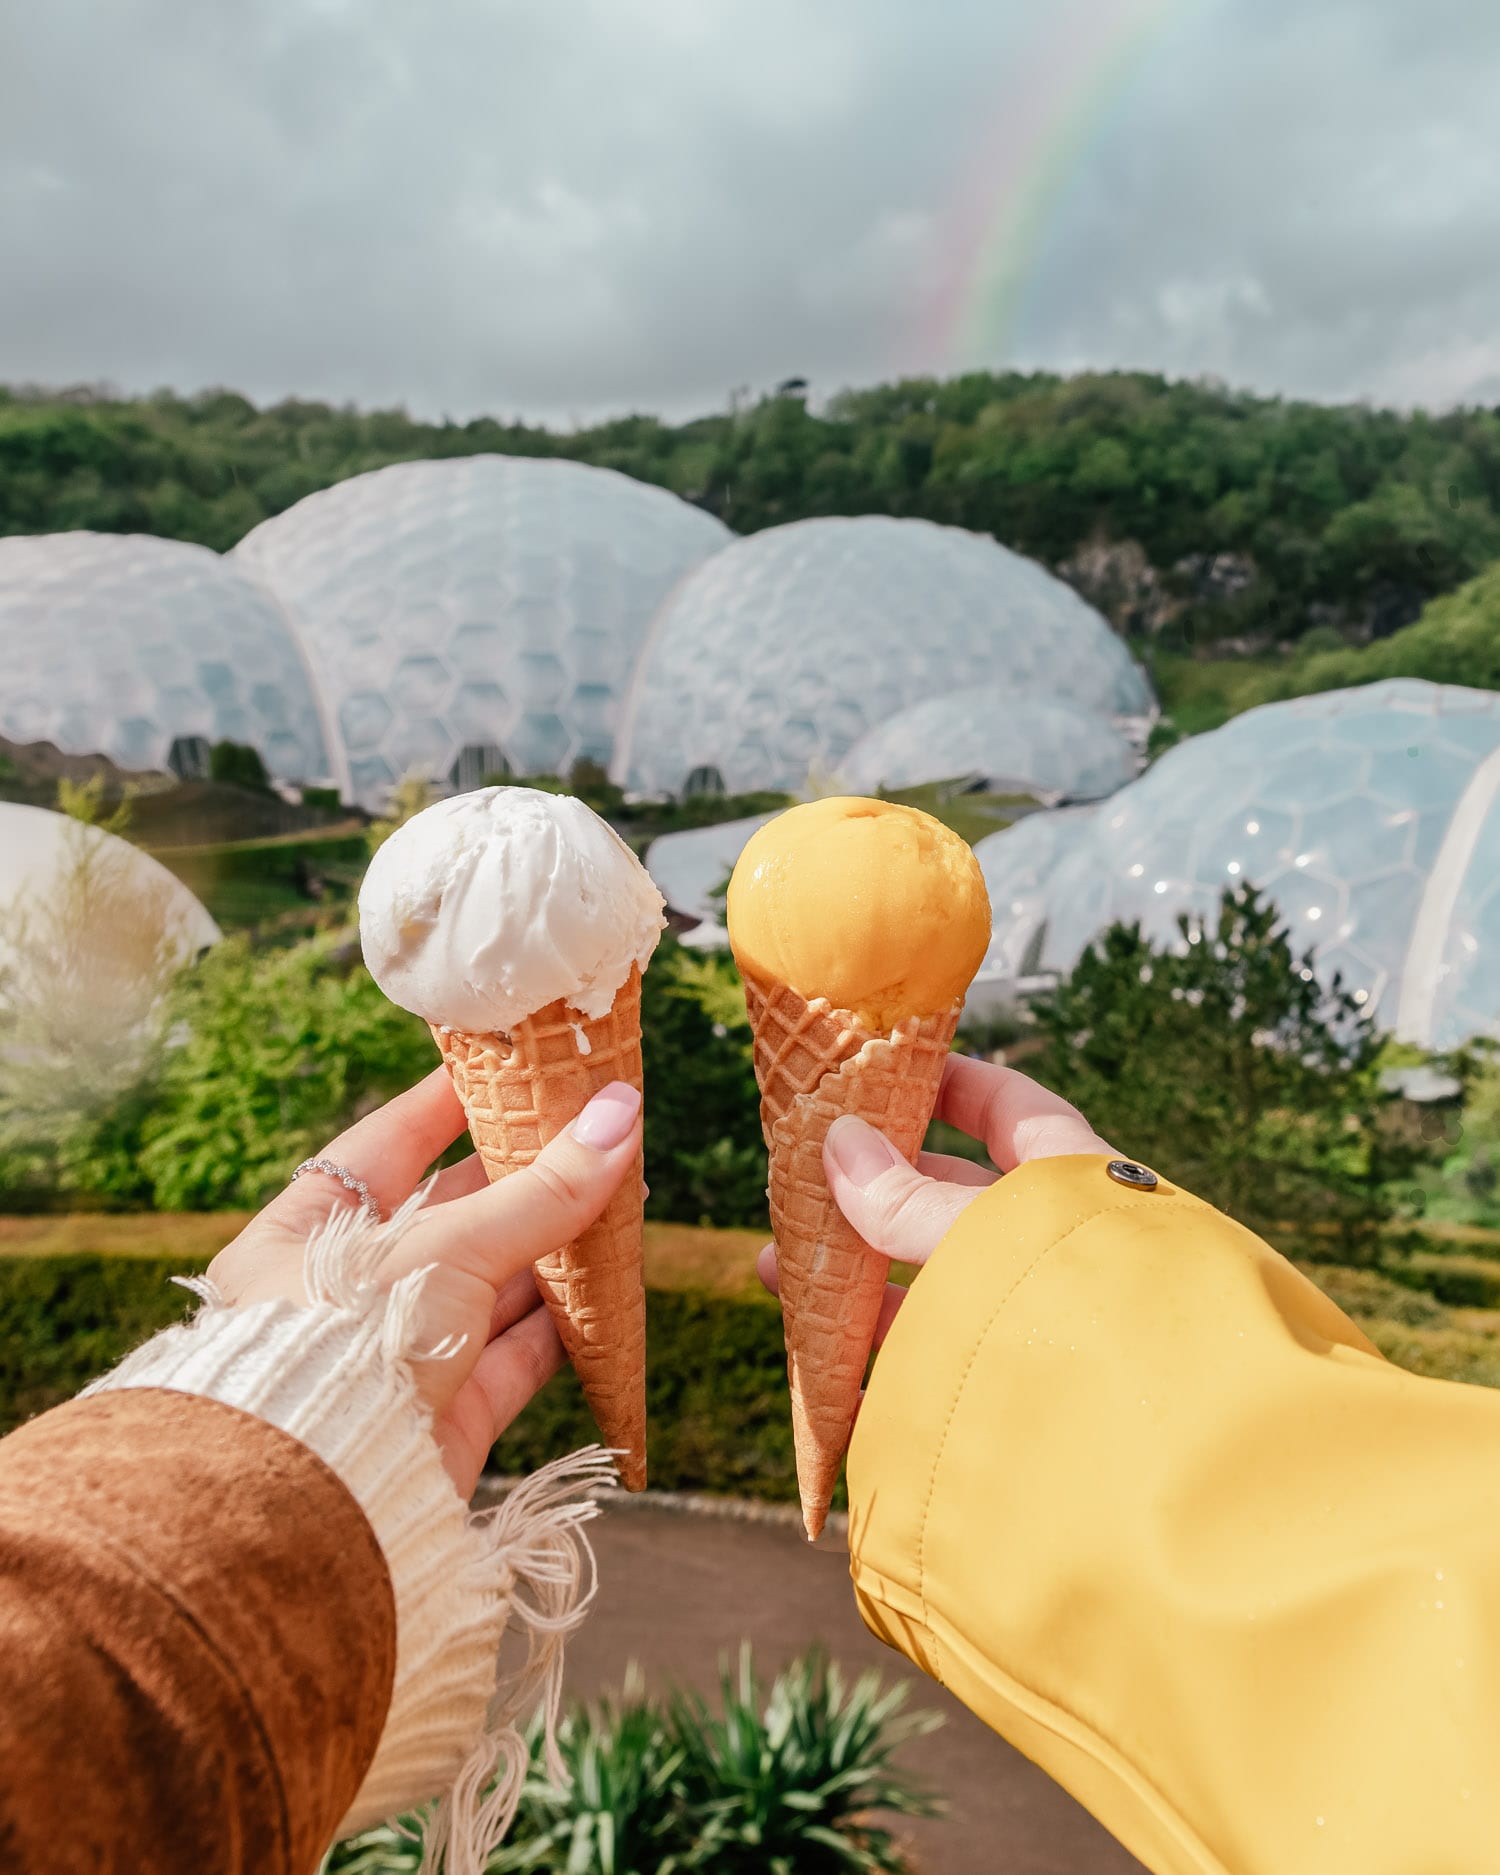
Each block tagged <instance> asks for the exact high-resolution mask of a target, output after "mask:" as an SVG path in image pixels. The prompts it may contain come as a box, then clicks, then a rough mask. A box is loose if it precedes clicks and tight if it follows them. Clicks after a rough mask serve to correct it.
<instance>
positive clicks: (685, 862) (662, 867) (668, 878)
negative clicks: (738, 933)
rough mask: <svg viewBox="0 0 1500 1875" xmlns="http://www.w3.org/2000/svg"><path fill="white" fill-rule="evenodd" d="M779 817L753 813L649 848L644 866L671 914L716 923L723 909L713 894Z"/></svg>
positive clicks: (668, 836)
mask: <svg viewBox="0 0 1500 1875" xmlns="http://www.w3.org/2000/svg"><path fill="white" fill-rule="evenodd" d="M775 818H776V816H775V814H751V815H749V816H748V817H747V818H746V819H744V820H721V821H718V822H716V823H715V825H713V826H711V827H689V828H686V829H685V830H684V831H683V832H681V833H664V834H661V835H660V836H659V837H658V838H657V839H655V840H653V841H652V842H651V844H650V846H648V847H647V848H646V855H645V864H646V870H647V872H649V873H650V875H651V877H652V879H653V881H654V882H655V885H656V889H657V891H658V892H660V893H661V895H662V897H663V898H664V899H665V900H666V901H667V906H668V908H669V909H670V910H671V911H675V912H678V913H680V914H681V915H682V916H683V917H685V918H696V919H697V920H698V921H699V923H700V924H717V922H718V918H719V911H720V909H721V908H720V907H719V906H718V905H716V904H715V903H714V894H715V893H716V892H717V891H718V889H719V887H720V886H722V885H723V883H724V881H725V880H726V879H727V878H728V877H729V875H730V873H732V872H733V871H734V868H735V863H736V861H737V860H738V859H739V856H740V854H741V853H743V852H744V850H745V848H746V847H747V846H748V845H749V844H750V836H751V835H752V834H754V833H758V832H759V831H760V829H761V828H762V827H764V826H765V824H766V822H767V821H768V820H774V819H775Z"/></svg>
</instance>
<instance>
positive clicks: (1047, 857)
mask: <svg viewBox="0 0 1500 1875" xmlns="http://www.w3.org/2000/svg"><path fill="white" fill-rule="evenodd" d="M1097 812H1098V810H1097V808H1094V807H1059V808H1056V809H1054V810H1053V811H1051V812H1050V813H1042V814H1027V815H1026V816H1025V817H1024V818H1023V819H1021V820H1018V821H1016V822H1015V823H1014V824H1013V825H1012V826H1009V827H1006V828H1003V829H1002V830H1001V831H999V832H998V833H991V834H988V835H986V837H985V838H984V839H982V840H981V841H979V843H978V844H977V845H976V846H975V848H974V857H975V858H976V859H977V860H978V861H979V869H980V871H981V872H982V873H983V874H984V886H985V890H986V891H987V892H988V893H989V896H990V919H991V924H990V947H989V949H988V950H987V951H986V952H985V957H984V962H983V963H982V964H981V965H980V966H979V972H978V976H979V980H980V981H986V980H993V981H997V982H1013V981H1015V980H1016V979H1018V978H1020V977H1026V976H1031V975H1033V974H1035V972H1036V971H1037V970H1039V969H1040V968H1041V963H1042V946H1043V942H1044V939H1045V935H1046V930H1047V922H1048V917H1049V915H1050V912H1051V906H1052V881H1053V876H1054V874H1055V873H1056V871H1057V868H1058V866H1059V865H1060V864H1061V862H1062V860H1063V858H1064V856H1065V855H1066V854H1068V853H1070V852H1071V851H1072V850H1073V848H1074V847H1075V846H1077V845H1078V844H1079V842H1080V841H1082V840H1084V839H1086V838H1087V835H1088V832H1089V830H1090V829H1091V828H1092V826H1093V824H1094V815H1095V814H1096V813H1097Z"/></svg>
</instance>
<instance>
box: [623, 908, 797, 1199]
mask: <svg viewBox="0 0 1500 1875" xmlns="http://www.w3.org/2000/svg"><path fill="white" fill-rule="evenodd" d="M641 1028H642V1032H643V1040H642V1051H643V1055H644V1059H645V1070H646V1183H647V1184H648V1185H649V1186H650V1187H651V1197H650V1200H649V1201H648V1205H647V1210H648V1214H649V1215H650V1216H652V1217H661V1218H671V1219H674V1220H675V1221H677V1222H679V1223H686V1224H721V1225H733V1224H747V1225H757V1224H763V1223H765V1221H766V1149H765V1142H764V1140H763V1139H762V1137H761V1130H760V1095H759V1093H758V1092H757V1090H756V1086H755V1070H754V1068H753V1066H752V1065H751V1055H750V1047H751V1038H750V1023H749V1019H748V1018H747V1016H746V1014H745V1001H744V994H743V991H742V990H741V988H740V980H739V976H738V974H737V973H736V971H735V968H734V964H733V962H732V961H731V959H730V958H729V956H728V955H727V953H714V954H710V955H707V956H698V955H695V954H694V953H693V952H691V951H685V950H683V948H682V947H681V945H679V944H677V943H676V942H675V941H674V940H673V939H672V938H670V937H668V938H664V939H663V940H662V943H661V945H660V947H659V948H658V950H657V953H656V956H655V957H654V958H653V959H652V963H651V968H650V969H649V970H648V971H647V972H646V974H645V977H644V979H643V982H642V995H641Z"/></svg>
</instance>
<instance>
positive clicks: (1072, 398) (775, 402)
mask: <svg viewBox="0 0 1500 1875" xmlns="http://www.w3.org/2000/svg"><path fill="white" fill-rule="evenodd" d="M478 451H500V452H507V453H512V454H526V455H557V456H567V457H572V458H575V459H577V460H579V461H584V462H592V463H599V464H602V465H605V466H607V467H610V468H615V469H620V470H623V471H624V472H625V473H627V474H629V475H634V476H638V477H640V478H642V479H643V480H646V481H651V482H658V483H661V484H662V485H664V486H666V487H668V488H671V489H674V490H675V491H676V492H677V493H679V494H681V495H684V496H686V497H687V498H688V499H689V500H691V501H695V502H698V503H700V504H701V505H702V506H704V507H706V508H709V509H711V510H712V511H713V512H714V513H716V514H718V515H721V516H722V517H723V519H724V520H725V521H727V522H728V523H729V525H730V526H731V527H734V528H736V529H738V530H740V531H741V532H750V531H752V530H754V529H756V528H761V527H766V526H769V525H772V524H774V523H776V522H780V521H788V520H793V519H797V518H800V517H802V516H806V515H817V514H857V513H869V512H886V513H891V514H902V515H923V516H926V517H928V518H930V519H932V520H938V521H948V522H954V523H957V524H958V525H960V526H963V527H969V528H975V529H979V530H982V531H984V532H986V533H991V534H993V535H995V537H996V538H997V539H999V540H1002V541H1004V542H1006V543H1007V544H1008V545H1010V546H1013V547H1016V548H1018V549H1020V550H1021V551H1023V552H1025V553H1029V554H1033V555H1035V556H1037V557H1038V558H1040V559H1043V560H1045V561H1047V562H1048V563H1049V564H1050V565H1052V566H1054V567H1057V568H1059V569H1060V570H1062V571H1063V572H1064V573H1065V574H1066V575H1067V576H1068V577H1069V578H1071V579H1073V581H1074V582H1075V584H1077V585H1079V586H1080V588H1081V589H1082V590H1084V591H1085V592H1087V593H1088V594H1089V596H1090V597H1091V598H1093V599H1095V601H1096V602H1097V603H1099V604H1101V605H1103V606H1104V607H1105V609H1106V610H1108V611H1109V612H1110V614H1111V616H1112V617H1113V618H1114V620H1115V622H1116V624H1117V625H1119V626H1120V627H1121V629H1123V630H1126V631H1127V632H1129V633H1130V634H1131V635H1132V636H1136V637H1140V638H1153V639H1156V640H1157V641H1158V642H1159V643H1160V644H1161V645H1162V647H1163V648H1164V649H1166V650H1169V651H1170V650H1176V651H1182V650H1189V651H1194V652H1196V653H1197V654H1198V655H1199V656H1201V655H1203V654H1204V653H1205V652H1212V651H1213V650H1214V649H1215V648H1218V649H1222V650H1224V651H1233V652H1246V651H1253V650H1270V649H1273V648H1275V647H1276V646H1278V645H1284V644H1286V643H1287V642H1288V641H1292V640H1300V639H1301V638H1303V637H1304V636H1305V635H1306V634H1307V633H1308V632H1309V631H1314V632H1317V633H1318V637H1317V638H1316V639H1315V640H1314V644H1315V645H1321V646H1322V647H1323V648H1325V649H1327V648H1329V647H1332V646H1336V645H1337V644H1338V643H1339V642H1340V641H1341V640H1347V641H1349V642H1352V643H1360V642H1363V641H1365V640H1367V639H1369V638H1371V637H1372V636H1373V637H1384V636H1385V635H1387V634H1388V633H1390V632H1392V631H1395V630H1397V629H1399V628H1400V627H1402V626H1404V625H1407V624H1409V623H1410V622H1411V621H1412V620H1413V619H1415V618H1416V617H1417V615H1418V613H1419V612H1420V610H1421V608H1422V605H1423V604H1424V602H1425V601H1426V600H1427V599H1429V598H1431V597H1433V596H1434V595H1437V594H1440V593H1445V592H1448V591H1450V590H1452V589H1453V588H1455V587H1457V586H1459V585H1460V584H1461V583H1462V582H1463V581H1465V580H1467V579H1470V578H1471V577H1472V576H1473V575H1475V574H1476V573H1478V572H1479V571H1480V570H1481V569H1482V568H1483V567H1485V566H1486V565H1487V564H1488V563H1490V562H1492V561H1494V560H1496V559H1497V558H1500V413H1497V412H1495V411H1487V410H1471V411H1462V412H1454V413H1452V414H1449V415H1444V416H1432V415H1428V414H1426V413H1422V412H1417V413H1414V414H1412V415H1399V414H1396V413H1394V412H1389V411H1373V410H1368V409H1365V408H1356V407H1346V408H1330V407H1324V406H1321V405H1316V404H1305V403H1295V402H1288V401H1285V400H1283V399H1279V398H1267V397H1256V396H1252V395H1250V394H1248V393H1243V392H1234V391H1229V390H1225V389H1222V388H1218V387H1215V386H1213V385H1209V384H1181V383H1169V382H1167V381H1166V380H1164V379H1162V378H1158V377H1152V376H1147V375H1144V374H1126V373H1113V374H1108V375H1085V376H1079V377H1072V378H1058V377H1053V376H1049V375H1045V374H1034V375H1029V376H1026V375H1018V374H1006V375H998V376H997V375H990V374H987V373H976V374H972V375H969V376H966V377H961V378H955V379H952V380H949V381H946V382H938V381H936V380H931V379H914V380H908V381H906V382H903V383H899V384H893V385H887V386H883V387H880V388H878V389H874V390H867V391H853V392H847V393H845V394H843V395H841V396H839V397H836V398H834V399H833V400H832V401H831V402H830V403H829V404H828V406H827V407H826V408H825V409H823V410H821V411H818V412H816V413H815V412H813V411H810V410H808V409H807V407H806V405H805V403H804V401H803V399H802V398H801V397H800V396H799V395H797V394H795V393H793V394H783V395H777V396H773V397H768V398H765V399H763V400H762V401H761V402H759V403H758V404H755V405H753V406H748V407H746V408H743V409H738V410H733V411H727V412H724V413H722V414H719V415H715V416H709V417H704V418H700V419H698V420H696V421H694V422H688V423H682V424H675V425H674V424H667V423H661V422H658V421H657V420H656V419H655V418H652V417H625V418H621V419H619V420H617V421H614V422H610V423H605V424H601V425H598V426H597V427H595V428H592V429H585V430H578V431H576V432H571V433H566V434H564V433H558V432H551V431H547V430H543V429H537V428H534V427H529V426H526V425H522V424H512V423H505V422H502V421H498V420H495V419H491V418H480V419H476V420H475V421H473V422H469V423H437V424H432V423H419V422H415V421H413V420H412V419H411V418H409V417H408V416H406V415H405V414H404V413H403V412H401V411H371V412H359V411H355V410H352V409H333V408H330V407H329V406H327V405H324V404H317V403H301V402H288V403H282V404H278V405H276V406H274V407H272V408H268V409H264V410H260V409H257V408H256V407H255V406H254V405H252V404H251V403H249V402H248V401H247V400H246V399H245V398H243V397H240V396H237V395H234V394H233V393H231V392H227V391H215V392H208V393H204V394H203V395H200V396H195V397H177V396H173V395H170V394H167V393H162V394H160V395H158V396H154V397H150V398H145V399H134V400H123V399H115V398H111V397H109V396H107V395H104V394H102V393H97V392H92V391H77V392H68V393H56V394H49V393H42V392H33V391H22V390H13V391H9V392H7V391H5V390H3V389H0V533H30V532H40V531H49V530H53V529H62V528H81V527H87V528H98V529H103V530H108V531H131V530H134V531H142V532H148V533H155V534H165V535H171V536H175V537H177V538H180V539H185V540H196V541H202V542H204V543H205V544H207V545H209V546H212V547H216V548H221V549H222V548H226V547H230V546H232V545H233V544H234V542H235V541H237V540H238V539H239V538H240V536H241V535H242V534H244V533H245V532H246V531H247V530H248V529H249V528H251V527H253V526H254V525H255V523H256V522H257V521H260V520H262V519H263V518H264V517H265V516H266V515H268V514H274V513H276V512H277V511H279V510H280V509H282V508H285V507H287V506H289V505H290V504H291V503H292V502H294V501H296V500H297V499H298V498H299V497H301V496H302V495H305V494H307V493H309V492H310V491H311V490H313V489H316V488H321V487H324V486H325V485H327V484H328V483H330V482H334V481H338V480H340V479H341V478H343V477H344V476H348V475H354V474H357V473H358V472H359V471H361V470H365V469H372V468H377V467H379V466H381V465H382V464H385V463H390V462H397V461H402V460H406V459H408V458H411V457H420V456H454V455H468V454H473V453H475V452H478Z"/></svg>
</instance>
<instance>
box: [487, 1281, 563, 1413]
mask: <svg viewBox="0 0 1500 1875" xmlns="http://www.w3.org/2000/svg"><path fill="white" fill-rule="evenodd" d="M567 1358H568V1357H567V1355H566V1354H565V1353H564V1352H563V1344H562V1342H561V1340H560V1339H559V1338H558V1333H557V1329H556V1328H555V1327H554V1326H553V1322H552V1317H551V1316H550V1315H549V1314H548V1313H547V1311H546V1310H545V1309H533V1310H532V1311H531V1313H530V1314H529V1315H523V1316H522V1318H521V1320H520V1321H518V1322H517V1323H516V1325H515V1326H514V1327H513V1328H508V1329H507V1330H506V1331H505V1333H504V1334H503V1335H500V1336H499V1337H498V1338H497V1339H496V1340H494V1341H492V1342H491V1343H490V1345H489V1346H488V1347H487V1348H486V1349H485V1351H484V1353H483V1354H481V1355H480V1357H479V1360H478V1363H477V1364H476V1366H475V1368H474V1375H473V1379H474V1383H475V1385H476V1386H477V1387H478V1389H479V1393H480V1396H481V1397H482V1399H483V1400H484V1402H485V1406H486V1408H487V1409H488V1412H489V1420H490V1424H489V1437H488V1439H487V1441H486V1446H487V1447H488V1446H491V1445H493V1444H494V1443H495V1441H496V1439H498V1438H499V1437H500V1435H501V1433H502V1432H504V1431H505V1429H506V1427H507V1426H508V1425H510V1423H511V1421H512V1420H513V1419H514V1418H515V1417H516V1415H517V1414H518V1413H519V1412H520V1411H521V1409H522V1407H523V1406H526V1405H529V1403H530V1402H531V1401H532V1400H534V1399H535V1398H536V1396H537V1394H539V1393H540V1392H541V1390H542V1388H543V1387H545V1386H546V1384H547V1382H548V1381H549V1380H550V1379H551V1378H552V1376H553V1375H554V1374H556V1373H560V1372H561V1371H562V1369H563V1367H564V1366H565V1365H566V1363H567Z"/></svg>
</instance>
